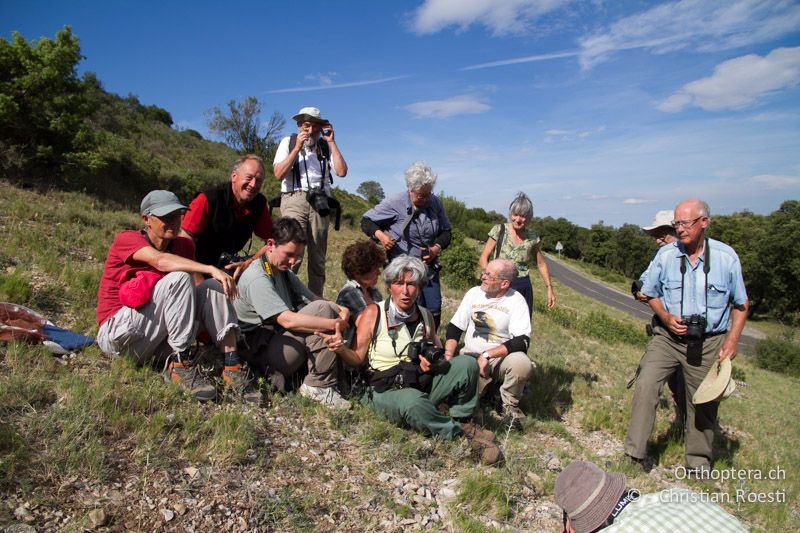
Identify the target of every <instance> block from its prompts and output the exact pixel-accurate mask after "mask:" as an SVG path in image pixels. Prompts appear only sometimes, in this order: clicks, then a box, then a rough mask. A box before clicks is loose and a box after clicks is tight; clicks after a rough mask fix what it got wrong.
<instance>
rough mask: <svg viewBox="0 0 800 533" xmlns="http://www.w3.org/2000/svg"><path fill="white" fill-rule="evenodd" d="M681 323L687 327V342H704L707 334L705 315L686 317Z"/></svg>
mask: <svg viewBox="0 0 800 533" xmlns="http://www.w3.org/2000/svg"><path fill="white" fill-rule="evenodd" d="M681 322H683V324H684V325H685V326H686V333H684V334H683V338H684V339H686V342H689V343H698V342H703V335H704V334H705V332H706V317H704V316H703V315H691V316H685V317H683V318H682V319H681Z"/></svg>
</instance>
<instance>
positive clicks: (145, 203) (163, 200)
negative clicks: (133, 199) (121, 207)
mask: <svg viewBox="0 0 800 533" xmlns="http://www.w3.org/2000/svg"><path fill="white" fill-rule="evenodd" d="M186 209H188V208H187V207H186V206H185V205H183V204H182V203H181V201H180V200H178V197H177V196H175V193H173V192H170V191H150V192H149V193H147V196H145V197H144V200H142V208H141V211H140V212H141V214H143V215H155V216H157V217H163V216H166V215H169V214H170V213H173V212H175V211H180V210H186Z"/></svg>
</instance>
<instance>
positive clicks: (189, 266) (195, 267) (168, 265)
mask: <svg viewBox="0 0 800 533" xmlns="http://www.w3.org/2000/svg"><path fill="white" fill-rule="evenodd" d="M132 258H133V259H134V260H136V261H141V262H142V263H147V264H148V265H150V266H151V267H153V268H155V269H156V270H160V271H161V272H188V273H190V274H205V275H208V276H211V277H212V278H214V279H215V280H217V281H218V282H219V283H220V285H222V290H223V291H224V292H225V295H226V296H228V297H229V298H238V297H239V289H238V288H237V287H236V282H235V281H234V280H233V278H232V277H231V276H230V275H229V274H228V273H227V272H224V271H222V270H220V269H219V268H217V267H215V266H211V265H204V264H203V263H198V262H197V261H194V260H192V259H187V258H185V257H181V256H180V255H175V254H170V253H167V252H159V251H158V250H156V249H155V248H153V247H151V246H145V247H143V248H139V249H138V250H136V252H134V254H133V256H132Z"/></svg>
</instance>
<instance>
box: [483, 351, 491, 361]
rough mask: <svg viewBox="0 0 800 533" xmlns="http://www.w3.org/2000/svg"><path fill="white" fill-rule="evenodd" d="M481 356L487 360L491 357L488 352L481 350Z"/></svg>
mask: <svg viewBox="0 0 800 533" xmlns="http://www.w3.org/2000/svg"><path fill="white" fill-rule="evenodd" d="M481 357H483V358H484V359H486V360H487V361H488V360H489V359H491V358H490V357H489V352H483V353H482V354H481Z"/></svg>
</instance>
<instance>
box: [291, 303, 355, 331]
mask: <svg viewBox="0 0 800 533" xmlns="http://www.w3.org/2000/svg"><path fill="white" fill-rule="evenodd" d="M338 307H339V316H338V317H337V318H324V317H320V316H314V315H306V314H303V313H295V312H294V311H289V310H286V311H284V312H282V313H281V314H279V315H278V316H277V317H275V321H276V322H277V323H278V324H280V326H281V327H282V328H284V329H288V330H290V331H294V332H297V333H314V332H317V331H327V332H331V331H335V329H336V326H337V324H338V326H339V329H340V331H341V330H342V329H345V328H346V327H347V320H348V318H349V316H350V312H349V311H348V310H347V309H346V308H342V306H338ZM342 309H344V310H342Z"/></svg>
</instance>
